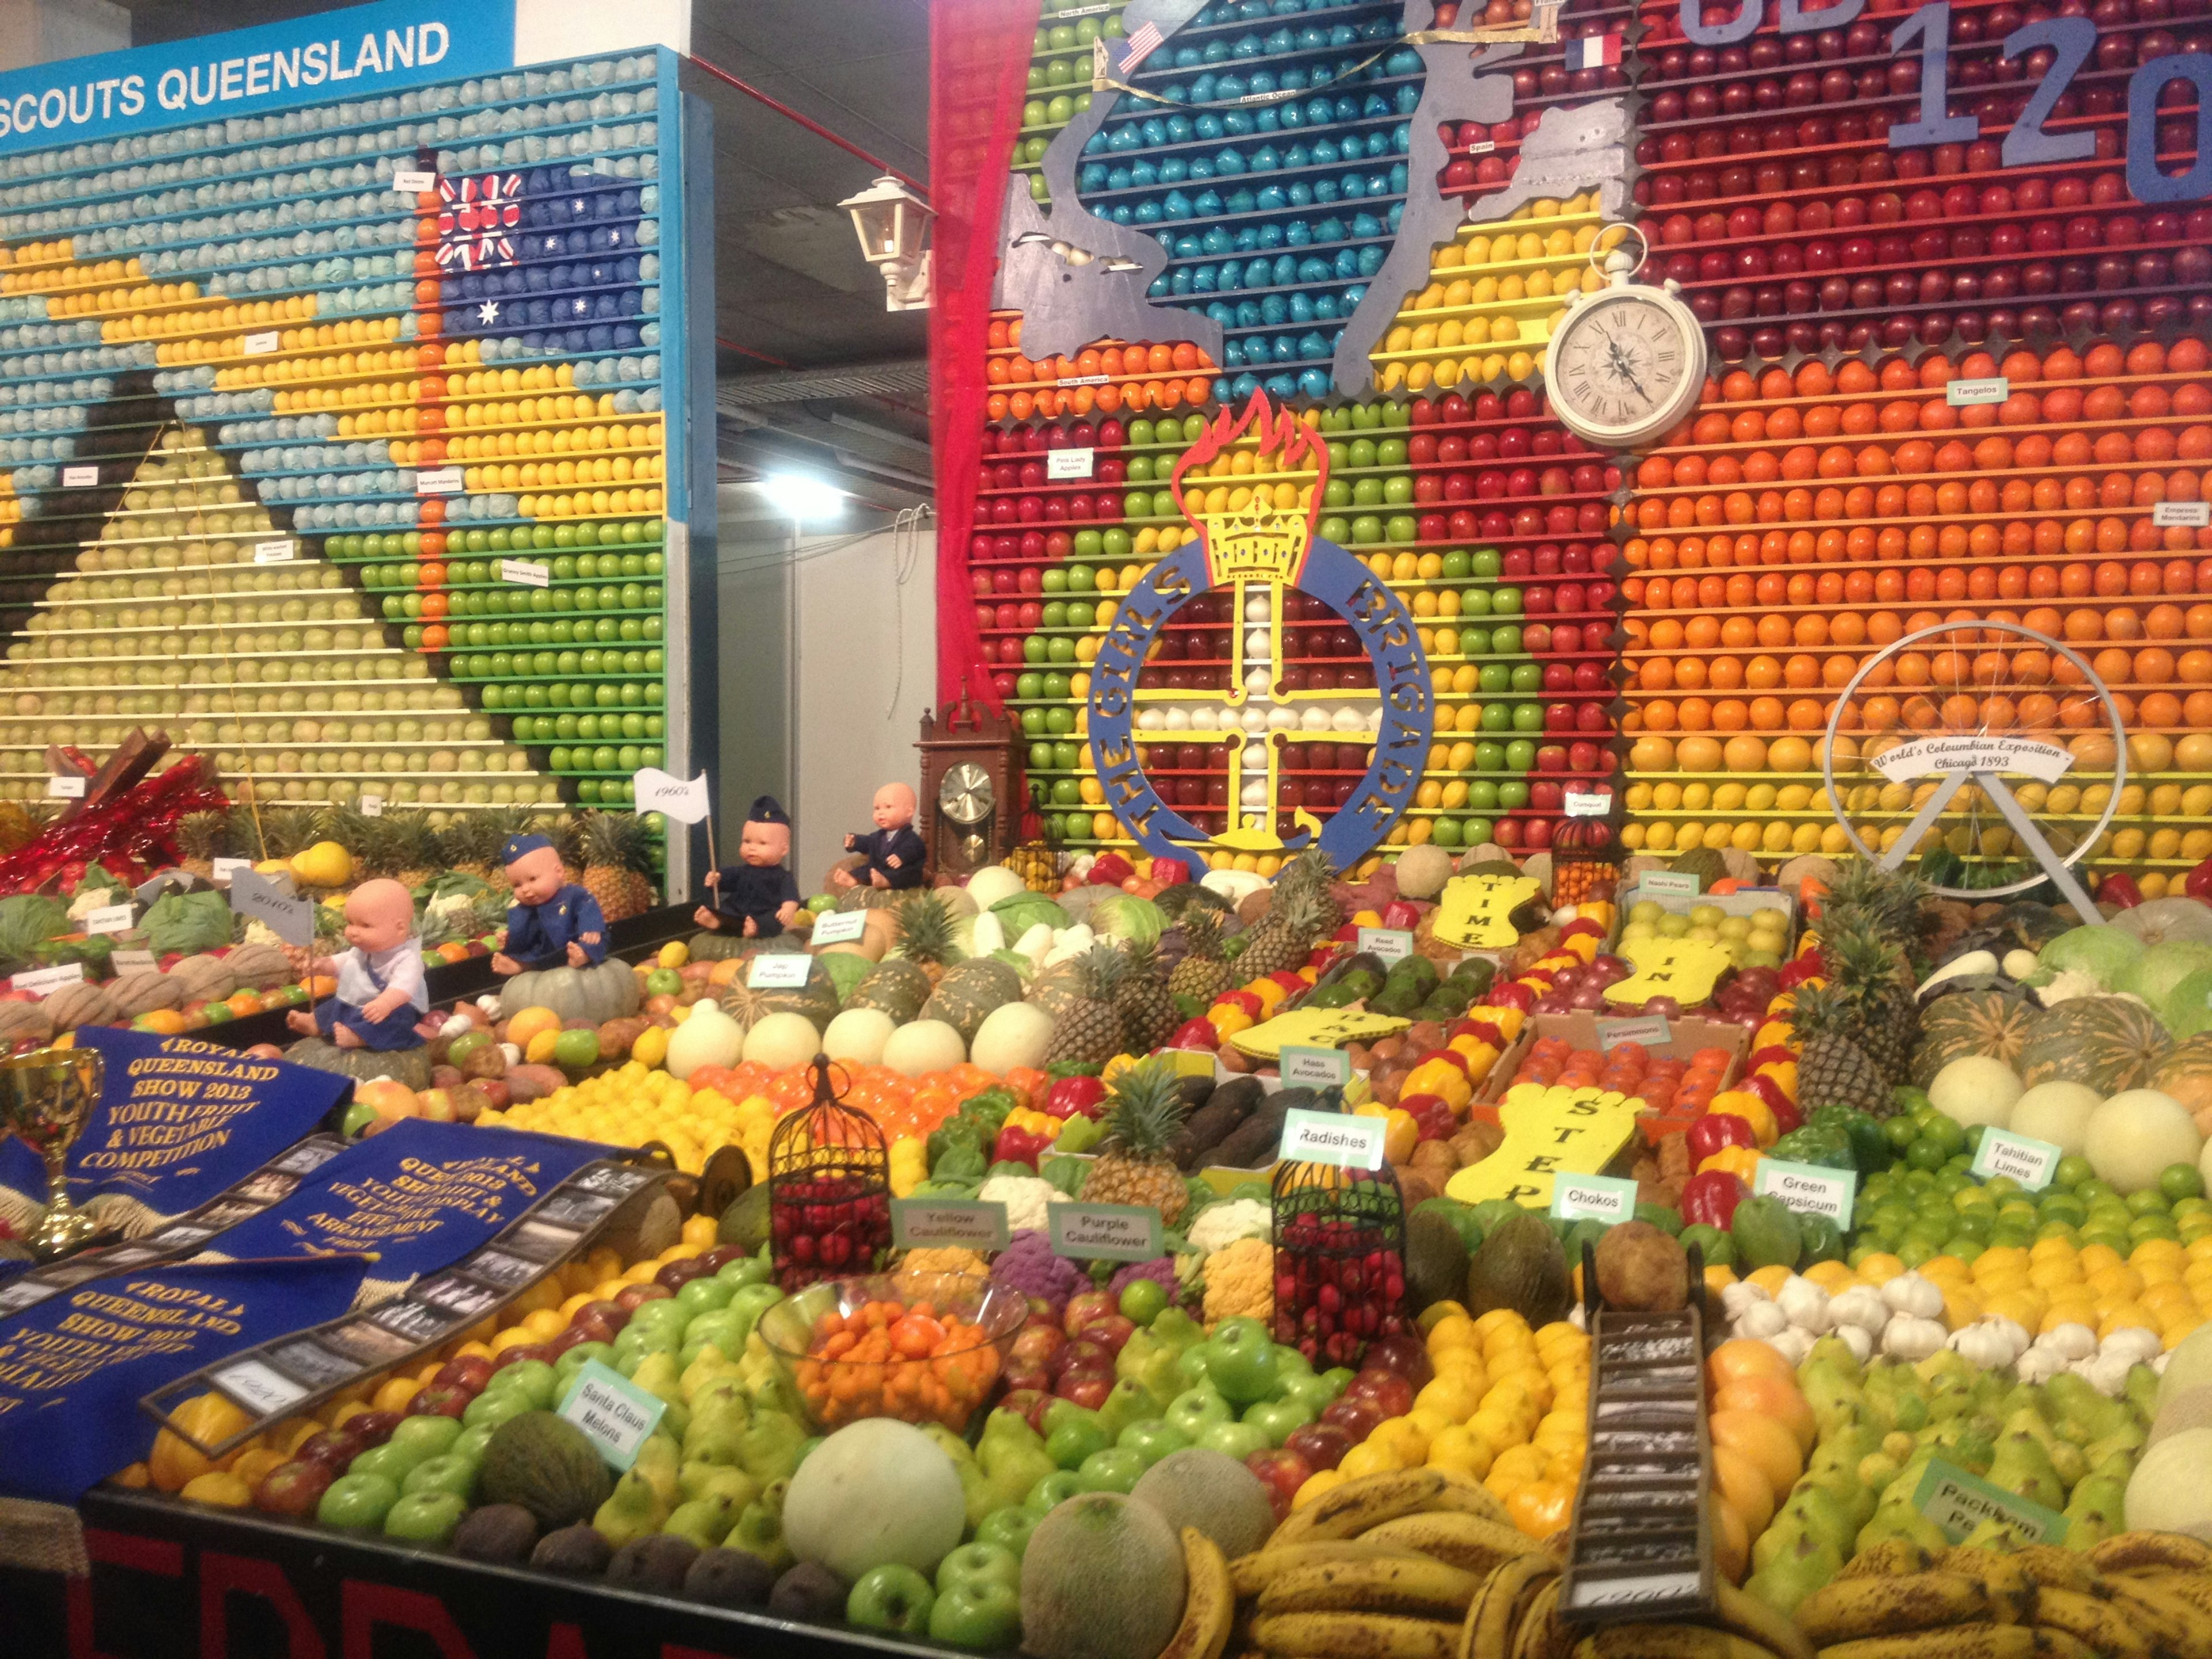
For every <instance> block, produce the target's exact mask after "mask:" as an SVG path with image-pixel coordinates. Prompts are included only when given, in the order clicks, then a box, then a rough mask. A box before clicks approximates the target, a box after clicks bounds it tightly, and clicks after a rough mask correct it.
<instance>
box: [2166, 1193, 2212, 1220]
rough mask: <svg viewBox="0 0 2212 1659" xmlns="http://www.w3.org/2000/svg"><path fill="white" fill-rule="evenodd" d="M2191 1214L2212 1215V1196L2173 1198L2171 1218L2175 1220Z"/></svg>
mask: <svg viewBox="0 0 2212 1659" xmlns="http://www.w3.org/2000/svg"><path fill="white" fill-rule="evenodd" d="M2192 1215H2201V1216H2212V1198H2182V1199H2176V1200H2174V1205H2173V1218H2174V1219H2175V1220H2176V1221H2179V1220H2182V1219H2183V1218H2185V1217H2188V1216H2192Z"/></svg>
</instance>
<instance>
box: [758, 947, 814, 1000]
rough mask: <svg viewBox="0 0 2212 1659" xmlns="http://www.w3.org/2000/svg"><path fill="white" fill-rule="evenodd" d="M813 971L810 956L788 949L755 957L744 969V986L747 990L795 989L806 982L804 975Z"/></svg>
mask: <svg viewBox="0 0 2212 1659" xmlns="http://www.w3.org/2000/svg"><path fill="white" fill-rule="evenodd" d="M813 971H814V958H813V957H804V956H799V955H797V954H795V953H793V952H792V951H778V952H777V953H776V954H775V955H774V956H762V957H754V958H753V959H752V964H751V966H750V967H749V968H747V969H745V986H746V988H747V989H749V990H754V991H775V990H786V991H789V990H796V989H798V988H799V987H800V986H802V985H804V984H805V983H806V976H807V975H809V974H811V973H812V972H813Z"/></svg>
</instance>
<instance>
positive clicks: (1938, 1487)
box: [1912, 1457, 2069, 1544]
mask: <svg viewBox="0 0 2212 1659" xmlns="http://www.w3.org/2000/svg"><path fill="white" fill-rule="evenodd" d="M1912 1506H1913V1508H1915V1509H1917V1510H1919V1511H1920V1513H1921V1514H1923V1516H1927V1517H1928V1519H1929V1520H1930V1521H1932V1522H1935V1523H1936V1528H1938V1529H1939V1530H1940V1531H1941V1532H1942V1534H1943V1535H1944V1536H1945V1537H1946V1538H1948V1539H1949V1540H1950V1541H1952V1542H1953V1543H1954V1544H1956V1543H1960V1542H1963V1541H1965V1539H1966V1535H1967V1534H1969V1533H1971V1532H1972V1531H1973V1530H1974V1528H1977V1527H1978V1526H1980V1525H1981V1524H1982V1523H1983V1522H1984V1521H1994V1522H1996V1523H1997V1524H1998V1525H1999V1526H2002V1527H2008V1528H2012V1529H2013V1530H2014V1531H2015V1532H2017V1533H2018V1534H2020V1535H2021V1541H2022V1542H2024V1543H2029V1544H2059V1543H2063V1542H2064V1541H2065V1540H2066V1530H2067V1528H2068V1526H2069V1522H2068V1521H2067V1519H2066V1517H2065V1516H2063V1515H2061V1514H2059V1513H2058V1512H2057V1510H2047V1509H2045V1508H2044V1507H2043V1505H2042V1504H2032V1503H2030V1502H2029V1501H2028V1500H2027V1498H2017V1497H2015V1496H2014V1495H2013V1494H2012V1493H2011V1492H2007V1491H2006V1490H2005V1489H2004V1488H2003V1487H2002V1486H1991V1485H1990V1483H1989V1482H1988V1481H1986V1480H1983V1479H1981V1478H1980V1477H1979V1476H1978V1475H1972V1474H1967V1473H1966V1470H1964V1469H1962V1468H1957V1467H1955V1466H1954V1465H1953V1464H1949V1463H1946V1462H1944V1461H1943V1460H1942V1458H1940V1457H1939V1458H1936V1459H1933V1460H1932V1461H1930V1462H1929V1465H1928V1468H1927V1472H1926V1473H1925V1474H1923V1475H1922V1476H1921V1477H1920V1485H1919V1486H1917V1488H1916V1489H1915V1490H1914V1492H1913V1494H1912Z"/></svg>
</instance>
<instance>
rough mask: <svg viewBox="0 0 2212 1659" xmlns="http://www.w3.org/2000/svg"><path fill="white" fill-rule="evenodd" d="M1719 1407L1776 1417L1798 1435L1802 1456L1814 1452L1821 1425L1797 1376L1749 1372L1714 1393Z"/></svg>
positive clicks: (1720, 1409) (1721, 1409) (1715, 1407)
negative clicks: (1784, 1376)
mask: <svg viewBox="0 0 2212 1659" xmlns="http://www.w3.org/2000/svg"><path fill="white" fill-rule="evenodd" d="M1712 1404H1713V1409H1714V1410H1715V1411H1748V1412H1752V1413H1756V1414H1757V1415H1759V1416H1760V1417H1770V1418H1772V1419H1774V1420H1775V1421H1776V1422H1778V1423H1779V1424H1781V1425H1783V1427H1784V1428H1786V1429H1788V1430H1789V1431H1790V1433H1792V1434H1794V1435H1796V1437H1797V1449H1798V1452H1799V1455H1802V1456H1806V1457H1809V1456H1811V1455H1813V1447H1814V1443H1816V1442H1818V1440H1819V1439H1820V1421H1819V1419H1817V1418H1815V1417H1814V1414H1813V1408H1812V1407H1811V1406H1809V1405H1808V1404H1807V1403H1806V1400H1805V1396H1804V1394H1803V1393H1802V1391H1801V1390H1800V1389H1798V1387H1797V1384H1796V1381H1795V1380H1794V1379H1784V1378H1782V1377H1778V1376H1747V1377H1741V1378H1739V1379H1737V1380H1736V1381H1735V1382H1732V1383H1724V1384H1723V1385H1722V1387H1721V1388H1720V1389H1717V1391H1716V1392H1715V1393H1714V1395H1713V1401H1712Z"/></svg>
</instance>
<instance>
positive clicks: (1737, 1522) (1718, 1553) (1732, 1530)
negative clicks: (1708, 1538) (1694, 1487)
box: [1705, 1494, 1751, 1584]
mask: <svg viewBox="0 0 2212 1659" xmlns="http://www.w3.org/2000/svg"><path fill="white" fill-rule="evenodd" d="M1705 1508H1706V1510H1707V1512H1708V1513H1709V1514H1710V1516H1711V1520H1712V1534H1713V1571H1716V1572H1717V1573H1719V1574H1720V1575H1721V1576H1722V1577H1724V1578H1726V1579H1727V1580H1728V1581H1729V1583H1731V1584H1740V1583H1742V1582H1743V1576H1744V1574H1745V1573H1747V1572H1748V1571H1750V1570H1751V1528H1750V1525H1749V1523H1748V1522H1746V1521H1745V1520H1744V1518H1743V1517H1742V1516H1740V1515H1738V1514H1737V1513H1736V1512H1735V1510H1733V1509H1731V1508H1730V1507H1729V1504H1727V1502H1726V1501H1725V1500H1724V1499H1723V1498H1720V1497H1719V1496H1718V1495H1717V1494H1716V1495H1715V1496H1714V1497H1713V1498H1712V1499H1711V1502H1709V1503H1708V1504H1706V1505H1705Z"/></svg>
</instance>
